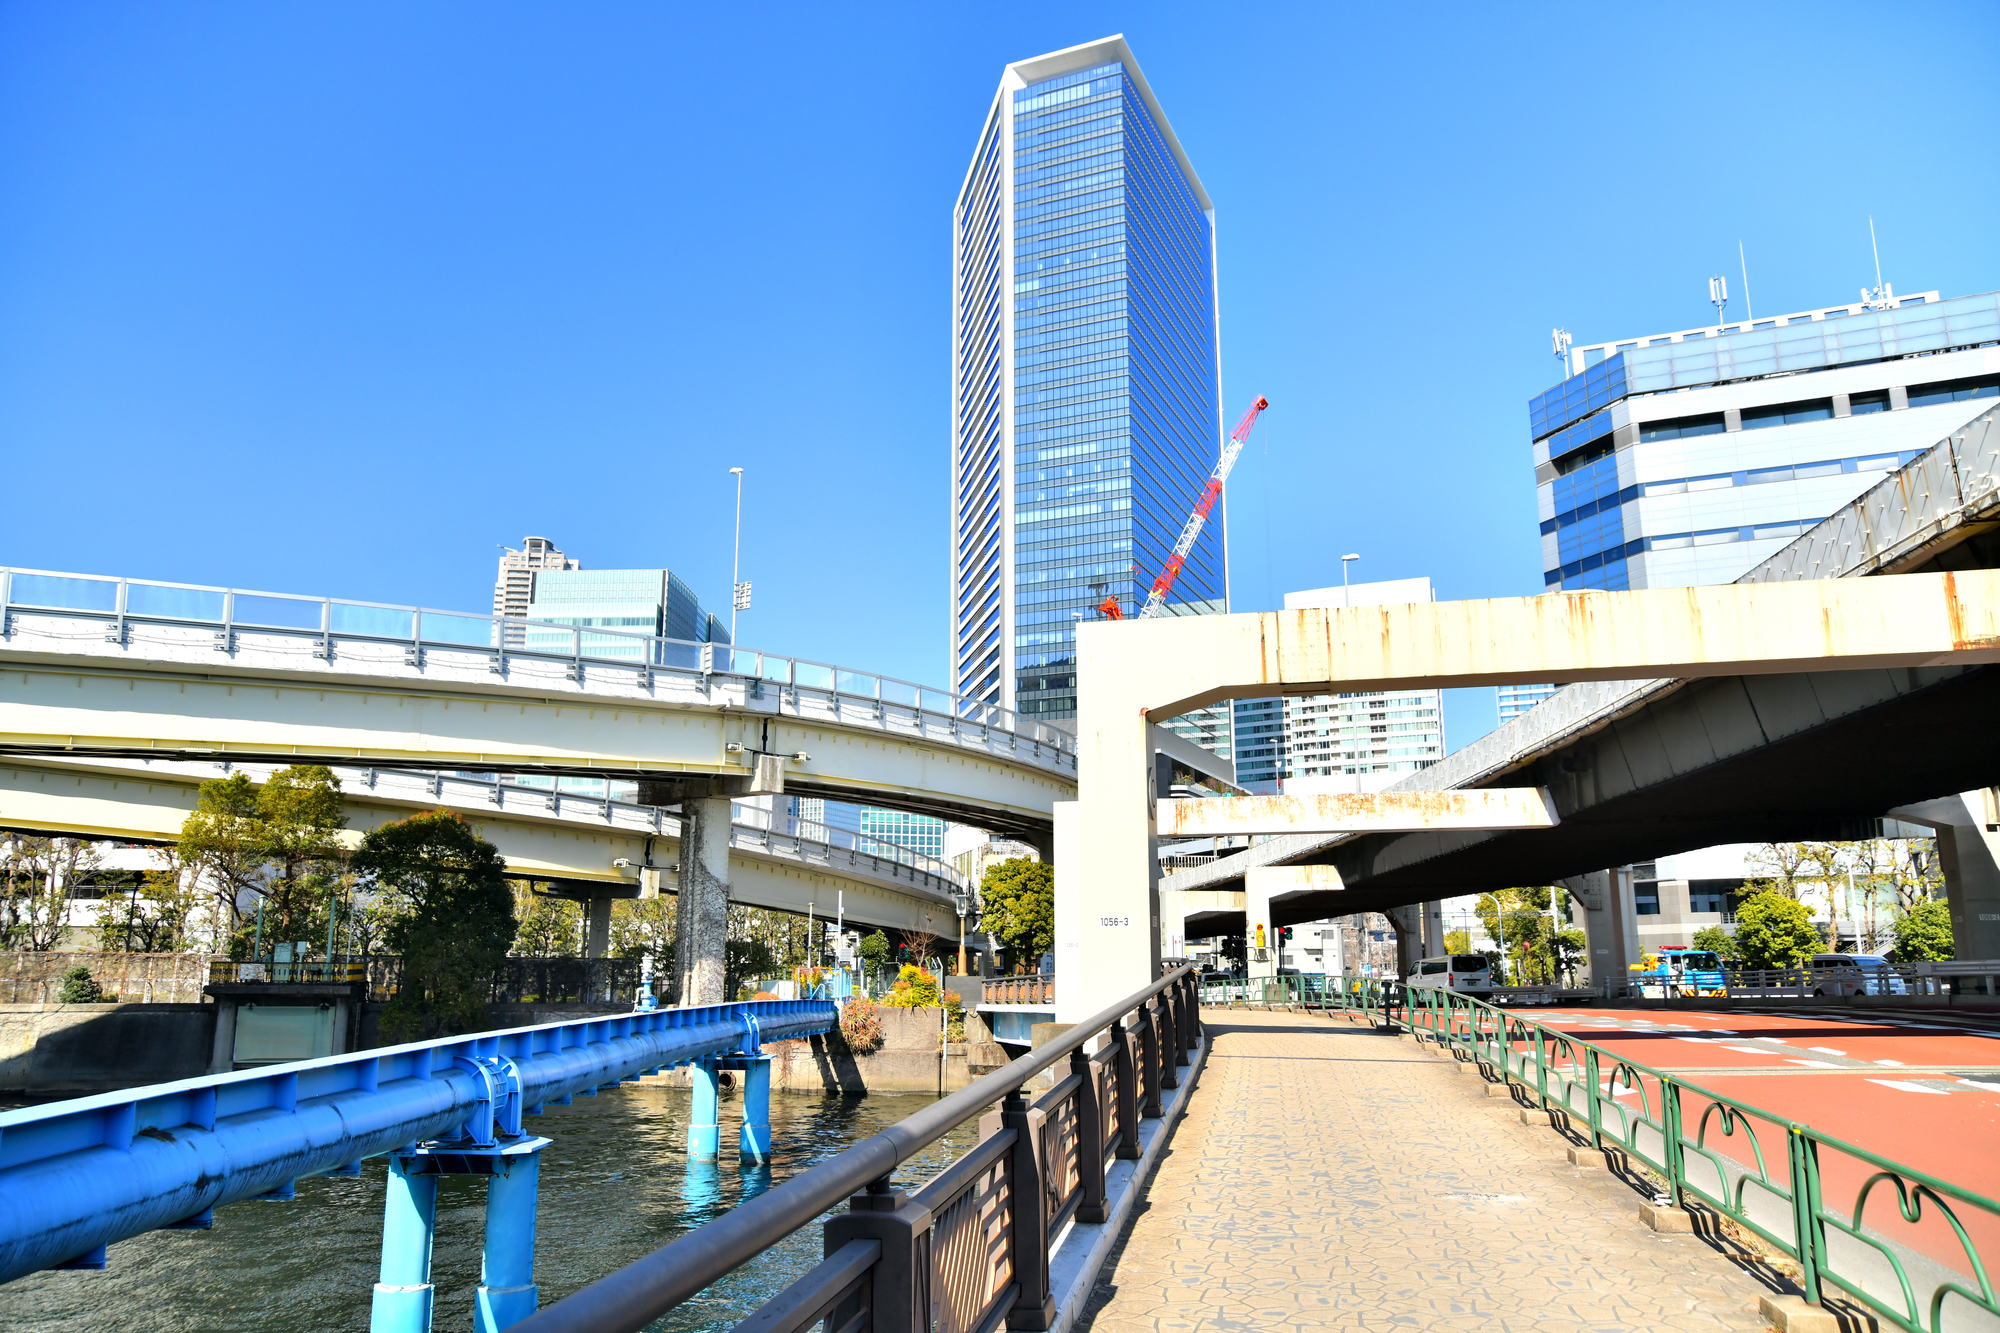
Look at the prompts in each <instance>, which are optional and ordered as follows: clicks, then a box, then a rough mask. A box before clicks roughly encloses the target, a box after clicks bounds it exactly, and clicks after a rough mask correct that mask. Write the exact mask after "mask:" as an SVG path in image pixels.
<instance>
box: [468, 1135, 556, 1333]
mask: <svg viewBox="0 0 2000 1333" xmlns="http://www.w3.org/2000/svg"><path fill="white" fill-rule="evenodd" d="M495 1166H496V1168H497V1169H496V1170H495V1172H494V1174H493V1175H492V1176H490V1177H488V1178H487V1181H486V1245H485V1248H484V1249H483V1250H482V1251H481V1254H480V1280H479V1292H478V1297H477V1299H476V1301H475V1302H474V1305H473V1313H472V1326H473V1329H474V1333H500V1330H501V1329H503V1328H509V1327H512V1326H513V1325H515V1324H518V1323H520V1322H521V1321H522V1320H523V1319H526V1318H527V1317H528V1316H529V1315H531V1314H533V1313H534V1312H535V1303H536V1300H537V1299H538V1293H537V1291H536V1288H535V1200H536V1195H537V1193H538V1192H539V1191H538V1187H539V1185H540V1182H541V1174H542V1154H541V1151H540V1149H537V1150H536V1151H534V1152H531V1153H523V1154H520V1155H518V1156H513V1157H502V1158H499V1159H498V1160H497V1161H496V1162H495Z"/></svg>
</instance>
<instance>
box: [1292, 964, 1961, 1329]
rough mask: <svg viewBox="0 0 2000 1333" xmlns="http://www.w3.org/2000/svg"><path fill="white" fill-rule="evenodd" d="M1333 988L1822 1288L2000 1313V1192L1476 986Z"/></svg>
mask: <svg viewBox="0 0 2000 1333" xmlns="http://www.w3.org/2000/svg"><path fill="white" fill-rule="evenodd" d="M1293 980H1296V979H1293ZM1323 996H1324V1000H1323V1002H1324V1004H1325V1007H1326V1008H1328V1009H1329V1010H1332V1011H1348V1012H1353V1013H1361V1014H1365V1015H1367V1016H1368V1017H1370V1018H1371V1019H1375V1020H1378V1021H1388V1022H1394V1023H1398V1024H1401V1025H1403V1026H1406V1027H1408V1028H1409V1029H1410V1030H1411V1031H1412V1032H1413V1034H1414V1035H1416V1036H1417V1037H1418V1038H1419V1039H1420V1040H1424V1039H1428V1040H1431V1041H1434V1042H1437V1043H1438V1044H1439V1045H1442V1046H1445V1047H1447V1048H1448V1049H1450V1050H1452V1051H1454V1052H1456V1053H1458V1054H1459V1055H1461V1056H1462V1057H1464V1058H1466V1059H1470V1060H1476V1061H1477V1062H1479V1063H1480V1064H1481V1065H1483V1066H1485V1067H1486V1068H1488V1069H1491V1070H1492V1071H1494V1072H1495V1073H1496V1074H1498V1075H1499V1077H1500V1079H1501V1081H1502V1082H1503V1083H1505V1084H1509V1085H1513V1086H1516V1087H1519V1088H1521V1089H1522V1090H1523V1092H1524V1095H1525V1096H1526V1097H1527V1098H1528V1100H1529V1102H1530V1104H1531V1105H1533V1106H1535V1107H1537V1108H1539V1109H1542V1110H1547V1111H1551V1112H1559V1113H1561V1114H1562V1115H1563V1116H1564V1118H1565V1119H1566V1121H1567V1123H1568V1124H1569V1126H1570V1128H1571V1129H1572V1131H1573V1132H1575V1133H1577V1134H1579V1135H1582V1136H1587V1137H1588V1139H1589V1141H1590V1144H1591V1146H1592V1147H1594V1148H1598V1149H1600V1150H1603V1149H1610V1150H1614V1151H1616V1152H1618V1153H1620V1154H1622V1155H1623V1156H1624V1157H1626V1158H1627V1159H1629V1160H1630V1161H1633V1162H1637V1163H1639V1164H1641V1165H1643V1166H1645V1167H1646V1168H1647V1169H1648V1170H1649V1171H1651V1172H1652V1173H1653V1174H1654V1175H1656V1176H1657V1177H1659V1178H1660V1179H1661V1180H1662V1181H1664V1182H1665V1193H1666V1200H1665V1201H1666V1202H1670V1203H1671V1204H1673V1205H1674V1206H1675V1207H1680V1206H1682V1205H1684V1204H1685V1203H1686V1202H1687V1201H1688V1200H1689V1199H1690V1198H1692V1199H1694V1200H1697V1201H1699V1202H1700V1203H1702V1204H1704V1205H1706V1206H1707V1207H1709V1208H1711V1209H1713V1210H1715V1212H1717V1213H1718V1214H1720V1215H1721V1216H1723V1217H1726V1218H1728V1219H1729V1220H1730V1221H1732V1222H1734V1223H1736V1224H1737V1225H1738V1226H1741V1227H1743V1228H1744V1229H1745V1230H1747V1231H1750V1232H1753V1233H1755V1234H1756V1235H1757V1236H1758V1237H1760V1238H1761V1239H1762V1240H1764V1241H1765V1242H1766V1243H1767V1244H1769V1245H1771V1246H1772V1247H1773V1248H1775V1249H1776V1250H1778V1251H1779V1252H1780V1253H1781V1254H1783V1255H1785V1256H1786V1257H1787V1258H1789V1259H1792V1260H1794V1261H1796V1262H1797V1263H1798V1265H1799V1268H1800V1273H1801V1277H1800V1285H1801V1287H1802V1289H1803V1290H1804V1293H1805V1297H1806V1299H1807V1300H1808V1301H1812V1302H1814V1303H1819V1302H1820V1301H1821V1300H1822V1299H1823V1298H1824V1297H1826V1296H1828V1295H1839V1296H1843V1297H1846V1298H1849V1299H1852V1300H1855V1301H1858V1302H1860V1303H1861V1304H1863V1305H1865V1306H1866V1307H1867V1308H1868V1309H1869V1310H1870V1311H1872V1312H1873V1313H1874V1314H1875V1315H1876V1316H1877V1317H1878V1318H1880V1319H1882V1320H1885V1321H1887V1322H1888V1323H1890V1324H1893V1325H1895V1326H1896V1327H1898V1328H1902V1329H1908V1330H1911V1333H1940V1331H1941V1330H1943V1329H1947V1328H1951V1327H1954V1326H1956V1327H1964V1326H1966V1322H1965V1321H1966V1320H1967V1319H1968V1318H1970V1319H1972V1320H1973V1323H1972V1326H1974V1327H1990V1326H1991V1325H1990V1323H1989V1322H1987V1321H1990V1320H1992V1319H1995V1318H2000V1296H1996V1293H1995V1290H1994V1287H1993V1283H1992V1281H1991V1279H1990V1277H1989V1276H1988V1273H1989V1264H1988V1262H1987V1260H1986V1258H1984V1257H1983V1255H1985V1254H1993V1253H1996V1252H2000V1202H1996V1201H1995V1200H1992V1199H1989V1198H1986V1197H1985V1196H1983V1195H1980V1194H1976V1193H1974V1192H1973V1191H1971V1190H1969V1189H1966V1188H1964V1187H1962V1186H1959V1185H1955V1184H1952V1183H1951V1182H1949V1181H1946V1180H1942V1179H1939V1178H1938V1177H1936V1176H1932V1175H1929V1174H1927V1173H1925V1172H1922V1171H1919V1170H1917V1169H1915V1168H1914V1167H1910V1166H1906V1165H1904V1164H1902V1163H1900V1162H1897V1161H1894V1160H1892V1159H1890V1158H1888V1157H1885V1156H1882V1155H1881V1154H1879V1153H1875V1152H1872V1151H1870V1150H1868V1149H1866V1148H1862V1147H1860V1146H1858V1145H1856V1144H1852V1143H1849V1142H1847V1141H1846V1140H1844V1139H1840V1138H1836V1137H1834V1136H1833V1135H1831V1134H1827V1133H1824V1132H1822V1131H1820V1130H1816V1129H1814V1128H1813V1127H1812V1126H1811V1125H1808V1124H1805V1123H1802V1122H1800V1121H1798V1120H1794V1119H1792V1118H1791V1117H1789V1116H1783V1115H1779V1114H1777V1113H1776V1112H1773V1111H1768V1110H1765V1109H1764V1108H1762V1107H1758V1106H1754V1105H1752V1104H1751V1103H1749V1102H1745V1101H1741V1100H1739V1099H1737V1098H1734V1097H1730V1096H1727V1095H1725V1094H1722V1093H1719V1092H1715V1091H1712V1090H1710V1089H1708V1088H1706V1087H1703V1086H1701V1085H1700V1084H1698V1083H1695V1082H1693V1081H1691V1080H1689V1079H1687V1078H1685V1077H1684V1076H1682V1075H1680V1074H1676V1073H1674V1072H1672V1071H1669V1070H1664V1069H1655V1068H1653V1067H1652V1066H1650V1065H1644V1064H1641V1063H1639V1062H1638V1061H1636V1060H1632V1059H1629V1058H1627V1057H1625V1056H1623V1055H1620V1054H1618V1053H1617V1052H1615V1051H1612V1050H1609V1049H1607V1048H1605V1047H1602V1046H1599V1045H1597V1044H1595V1043H1593V1042H1589V1041H1585V1040H1583V1039H1581V1038H1580V1037H1576V1036H1573V1035H1571V1034H1568V1033H1565V1032H1561V1031H1558V1030H1556V1029H1554V1028H1550V1027H1548V1026H1546V1025H1544V1024H1541V1023H1537V1022H1533V1021H1531V1020H1529V1019H1527V1018H1524V1017H1522V1016H1520V1015H1517V1014H1512V1013H1509V1012H1507V1011H1506V1010H1504V1009H1500V1008H1497V1007H1495V1006H1493V1005H1490V1004H1487V1003H1485V1002H1484V1001H1481V1000H1478V999H1474V998H1473V997H1471V996H1468V995H1461V994H1457V993H1454V992H1451V991H1444V990H1415V991H1405V990H1404V989H1403V988H1401V987H1399V986H1397V985H1396V984H1395V983H1384V982H1379V981H1373V980H1370V981H1365V982H1359V983H1351V984H1350V985H1348V986H1345V987H1334V988H1329V989H1327V990H1326V991H1324V992H1323Z"/></svg>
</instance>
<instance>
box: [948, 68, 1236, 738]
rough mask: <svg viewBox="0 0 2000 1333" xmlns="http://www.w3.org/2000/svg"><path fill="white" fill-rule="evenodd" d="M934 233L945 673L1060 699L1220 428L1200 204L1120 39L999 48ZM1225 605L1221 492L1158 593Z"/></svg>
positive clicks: (991, 695) (1156, 561)
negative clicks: (944, 236)
mask: <svg viewBox="0 0 2000 1333" xmlns="http://www.w3.org/2000/svg"><path fill="white" fill-rule="evenodd" d="M952 249H953V253H952V285H953V291H952V337H953V346H952V400H953V401H952V592H951V595H952V608H951V610H952V625H953V629H952V679H953V682H954V686H955V688H956V689H957V690H958V691H959V692H960V693H962V694H967V695H970V696H973V697H974V698H978V699H981V700H985V701H990V702H993V703H997V704H1000V705H1001V706H1003V707H1008V708H1013V709H1016V710H1018V711H1020V712H1021V713H1024V714H1031V715H1035V716H1039V717H1043V718H1051V719H1054V718H1068V717H1073V716H1074V715H1075V712H1076V677H1075V627H1076V623H1077V621H1078V620H1079V619H1082V618H1091V617H1094V616H1095V615H1096V614H1097V613H1096V609H1095V608H1096V607H1097V606H1098V604H1099V603H1101V602H1102V601H1103V600H1104V599H1105V598H1106V597H1107V596H1110V597H1115V598H1117V599H1118V602H1119V605H1120V606H1121V607H1122V608H1123V609H1124V611H1125V613H1126V614H1127V615H1130V614H1132V613H1133V612H1134V611H1136V610H1137V609H1138V607H1139V606H1140V605H1141V604H1143V603H1144V601H1145V598H1146V594H1147V592H1148V590H1149V589H1150V588H1151V586H1152V582H1153V579H1154V578H1155V576H1157V574H1158V573H1159V572H1160V570H1161V568H1162V567H1163V566H1164V564H1165V563H1166V559H1167V556H1168V554H1169V553H1170V552H1171V550H1172V548H1173V543H1174V540H1175V538H1176V537H1177V536H1178V535H1179V533H1180V529H1181V526H1182V524H1183V523H1184V522H1185V520H1186V518H1187V515H1188V512H1189V510H1190V508H1191V507H1192V506H1193V504H1194V502H1195V500H1196V499H1197V498H1198V496H1199V495H1200V492H1201V488H1202V485H1203V482H1204V481H1205V480H1206V477H1207V474H1208V472H1209V470H1210V469H1211V468H1212V467H1213V465H1214V462H1215V457H1216V452H1217V449H1218V446H1219V444H1220V441H1221V437H1222V413H1221V407H1220V402H1219V389H1220V375H1219V369H1218V344H1217V332H1216V289H1215V229H1214V214H1213V210H1212V208H1211V207H1210V204H1209V199H1208V195H1207V194H1206V192H1204V191H1203V189H1202V186H1201V182H1200V180H1199V179H1198V178H1197V177H1196V176H1195V172H1194V168H1193V166H1192V165H1190V163H1189V162H1188V159H1187V154H1186V153H1185V152H1183V151H1182V149H1181V146H1180V142H1179V140H1177V139H1176V138H1175V137H1174V133H1173V130H1172V128H1171V127H1170V126H1169V125H1168V124H1167V118H1166V115H1165V114H1164V113H1163V112H1162V111H1161V109H1160V105H1159V103H1158V102H1157V101H1156V100H1155V99H1154V97H1153V93H1152V90H1151V89H1150V88H1149V87H1148V86H1147V84H1146V80H1145V77H1144V76H1143V75H1142V74H1141V73H1140V71H1139V66H1138V64H1137V62H1136V61H1134V60H1133V58H1132V53H1131V50H1130V49H1129V48H1128V47H1127V46H1126V44H1125V41H1124V39H1123V38H1119V37H1113V38H1109V39H1107V40H1105V41H1100V42H1093V43H1090V44H1088V45H1085V46H1079V47H1074V48H1071V49H1070V50H1067V51H1059V52H1056V53H1054V54H1052V55H1046V56H1041V57H1037V58H1036V59H1033V60H1025V61H1021V62H1019V63H1016V64H1012V65H1009V66H1008V67H1007V68H1006V71H1005V72H1004V74H1003V75H1002V78H1001V81H1000V88H999V91H998V93H997V94H996V96H995V97H994V100H993V104H992V107H991V110H990V111H989V113H988V115H987V117H986V120H985V122H984V126H983V128H982V129H981V132H980V136H979V142H978V147H977V149H976V150H975V152H974V153H973V157H972V163H971V166H970V168H969V169H968V171H967V173H966V177H965V183H964V186H963V188H962V189H961V191H960V194H959V198H958V202H957V206H956V208H955V210H954V214H953V248H952ZM1228 604H1229V581H1228V556H1227V539H1226V532H1225V513H1224V508H1223V506H1221V505H1218V506H1217V507H1216V510H1215V512H1214V513H1213V515H1212V516H1211V517H1210V519H1209V522H1208V525H1207V527H1206V529H1205V530H1204V532H1203V534H1202V537H1201V540H1200V541H1199V542H1198V543H1197V545H1196V546H1195V549H1194V552H1193V554H1192V555H1191V556H1190V558H1189V560H1188V562H1187V565H1186V567H1185V569H1184V570H1183V572H1182V573H1181V575H1180V578H1179V582H1178V584H1177V586H1176V587H1175V590H1174V595H1173V598H1172V600H1171V601H1170V602H1169V603H1168V607H1167V610H1168V612H1169V613H1171V614H1181V615H1187V614H1201V613H1211V612H1220V611H1225V610H1227V609H1228ZM1211 712H1212V716H1207V717H1205V718H1201V719H1188V720H1185V722H1184V724H1183V726H1182V727H1180V728H1177V729H1181V730H1185V731H1187V732H1188V733H1189V734H1191V735H1194V736H1195V737H1196V738H1197V739H1198V740H1199V741H1200V743H1204V744H1210V745H1211V746H1212V747H1213V748H1218V749H1220V750H1222V751H1223V752H1224V753H1227V748H1228V733H1229V725H1228V710H1227V708H1223V709H1219V710H1211Z"/></svg>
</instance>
